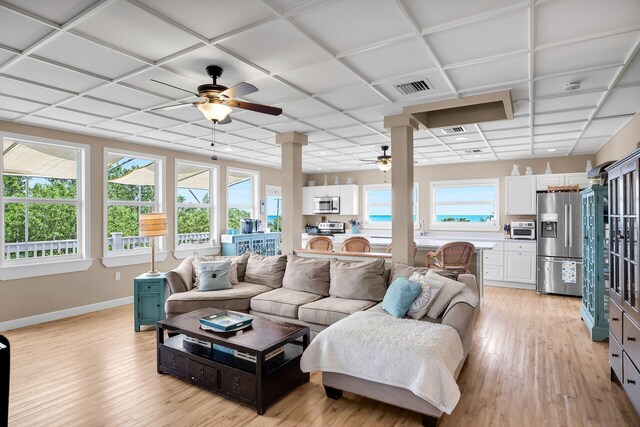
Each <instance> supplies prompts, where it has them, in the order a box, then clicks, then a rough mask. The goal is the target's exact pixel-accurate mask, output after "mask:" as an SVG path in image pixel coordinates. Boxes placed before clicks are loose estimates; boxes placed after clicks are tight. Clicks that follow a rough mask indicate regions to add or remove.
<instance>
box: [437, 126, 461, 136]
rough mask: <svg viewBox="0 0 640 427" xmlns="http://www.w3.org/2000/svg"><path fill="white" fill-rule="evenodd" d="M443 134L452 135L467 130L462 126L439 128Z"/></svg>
mask: <svg viewBox="0 0 640 427" xmlns="http://www.w3.org/2000/svg"><path fill="white" fill-rule="evenodd" d="M440 130H441V131H442V133H444V134H445V135H453V134H454V133H465V132H466V131H467V130H466V129H465V128H464V126H452V127H450V128H442V129H440Z"/></svg>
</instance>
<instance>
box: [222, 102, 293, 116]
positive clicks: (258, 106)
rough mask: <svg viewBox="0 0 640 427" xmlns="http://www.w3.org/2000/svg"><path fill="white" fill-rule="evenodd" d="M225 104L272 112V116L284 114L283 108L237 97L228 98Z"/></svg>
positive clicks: (260, 111) (267, 112)
mask: <svg viewBox="0 0 640 427" xmlns="http://www.w3.org/2000/svg"><path fill="white" fill-rule="evenodd" d="M223 104H225V105H228V106H229V107H236V108H242V109H245V110H251V111H257V112H258V113H264V114H271V115H272V116H279V115H280V114H282V108H277V107H270V106H268V105H262V104H253V103H251V102H243V101H236V100H235V99H228V100H226V101H224V102H223Z"/></svg>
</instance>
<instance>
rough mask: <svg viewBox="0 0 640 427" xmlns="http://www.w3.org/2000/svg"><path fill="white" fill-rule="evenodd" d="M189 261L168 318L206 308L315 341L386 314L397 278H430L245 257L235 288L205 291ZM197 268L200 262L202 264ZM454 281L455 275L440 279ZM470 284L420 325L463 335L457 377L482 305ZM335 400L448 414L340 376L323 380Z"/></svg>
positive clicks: (404, 393)
mask: <svg viewBox="0 0 640 427" xmlns="http://www.w3.org/2000/svg"><path fill="white" fill-rule="evenodd" d="M194 261H196V260H195V258H194V257H193V256H192V257H188V258H186V259H185V260H183V261H182V263H181V264H180V265H179V266H178V267H177V268H176V269H174V270H172V271H170V272H169V273H168V274H167V275H166V278H167V282H168V285H169V288H170V290H171V295H170V296H169V298H168V299H167V301H166V304H165V311H166V313H167V317H171V316H175V315H178V314H182V313H187V312H190V311H193V310H197V309H200V308H205V307H215V308H220V309H228V310H235V311H242V312H248V313H251V314H253V315H256V316H261V317H265V318H268V319H271V320H274V321H280V322H288V323H295V324H300V325H305V326H308V327H309V328H310V330H311V335H312V337H314V336H315V335H316V334H317V333H319V332H320V331H322V330H323V329H325V328H327V327H328V326H329V325H331V324H333V323H335V322H337V321H339V320H341V319H344V318H346V317H347V316H349V315H351V314H353V313H356V312H359V311H364V310H374V311H381V310H382V308H381V305H382V303H381V301H382V300H383V298H384V295H385V292H386V289H387V287H388V286H389V284H390V283H392V282H393V281H394V280H395V279H396V278H397V277H398V276H402V277H406V278H409V277H410V276H411V275H412V274H413V273H414V272H418V273H420V274H426V272H427V271H428V269H427V268H425V267H415V268H414V267H410V266H408V265H405V264H399V263H395V264H393V265H391V266H389V265H385V261H384V260H383V259H374V260H371V261H365V262H353V263H351V262H345V261H339V260H337V259H333V260H329V259H313V258H302V257H297V256H295V255H288V256H286V255H283V256H276V257H262V256H260V255H256V254H244V255H242V256H240V257H234V258H233V266H232V272H231V273H232V274H230V276H232V277H233V279H232V283H234V282H235V284H234V285H233V287H232V289H225V290H218V291H209V292H199V291H198V289H197V288H195V287H194V281H195V280H196V275H195V274H194V269H193V263H194ZM196 262H197V261H196ZM439 273H440V274H442V275H450V273H449V272H439ZM456 280H458V281H459V282H462V283H464V285H465V286H464V288H463V289H462V291H461V292H460V293H459V294H458V295H457V296H455V297H454V298H453V300H452V301H451V302H450V303H449V304H448V306H447V307H446V309H445V310H444V311H443V313H442V314H441V316H440V317H439V318H437V319H431V318H428V317H426V316H425V317H424V318H422V319H420V320H423V321H425V322H436V323H442V324H446V325H449V326H451V327H453V328H454V329H456V330H457V332H458V334H459V335H460V340H461V342H462V348H463V352H464V359H463V360H462V362H461V363H460V365H459V366H458V368H457V369H456V371H455V374H454V376H455V378H457V376H458V374H459V372H460V369H461V368H462V365H463V364H464V360H465V359H466V356H467V354H468V352H469V349H470V347H471V341H472V337H473V329H474V328H473V324H474V319H475V316H476V313H477V310H478V306H479V290H478V286H477V283H476V279H475V276H473V275H471V274H460V275H458V276H457V277H456ZM323 384H324V385H325V388H326V389H327V395H328V396H329V397H333V398H336V397H339V394H338V395H336V393H337V392H336V390H347V391H352V392H354V393H357V394H360V395H364V396H367V397H370V398H373V399H376V400H379V401H383V402H387V403H390V404H392V405H395V406H400V407H403V408H407V409H410V410H413V411H416V412H419V413H421V414H423V416H424V417H426V418H423V419H425V420H427V421H425V424H430V423H431V422H432V421H434V420H436V421H435V422H437V419H438V418H439V417H440V416H441V415H442V412H441V411H440V410H438V409H437V408H435V407H434V406H432V405H431V404H429V403H428V402H426V401H424V400H422V399H420V398H419V397H417V396H415V395H413V394H412V393H411V392H409V391H408V390H404V389H400V388H397V387H391V386H387V385H383V384H377V383H372V382H371V381H366V380H362V379H358V378H353V377H348V376H345V375H340V374H332V373H328V372H325V373H323Z"/></svg>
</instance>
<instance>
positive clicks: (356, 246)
mask: <svg viewBox="0 0 640 427" xmlns="http://www.w3.org/2000/svg"><path fill="white" fill-rule="evenodd" d="M340 250H341V251H342V252H371V245H370V244H369V241H368V240H367V239H365V238H364V237H360V236H353V237H348V238H346V239H345V240H344V242H343V243H342V249H340Z"/></svg>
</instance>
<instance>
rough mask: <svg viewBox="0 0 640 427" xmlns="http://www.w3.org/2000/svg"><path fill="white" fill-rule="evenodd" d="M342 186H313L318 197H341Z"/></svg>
mask: <svg viewBox="0 0 640 427" xmlns="http://www.w3.org/2000/svg"><path fill="white" fill-rule="evenodd" d="M340 187H341V185H318V186H317V187H312V188H313V189H315V196H316V197H325V196H329V197H339V196H340Z"/></svg>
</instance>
